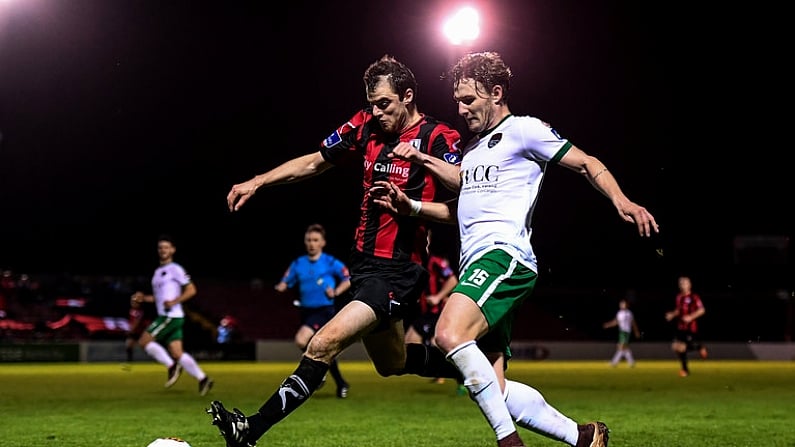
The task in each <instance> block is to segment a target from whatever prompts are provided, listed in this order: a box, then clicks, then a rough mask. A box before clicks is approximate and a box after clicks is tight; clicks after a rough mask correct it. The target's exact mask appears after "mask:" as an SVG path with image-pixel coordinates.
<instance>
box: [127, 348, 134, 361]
mask: <svg viewBox="0 0 795 447" xmlns="http://www.w3.org/2000/svg"><path fill="white" fill-rule="evenodd" d="M125 351H126V352H127V361H128V362H132V359H133V350H132V348H126V349H125Z"/></svg>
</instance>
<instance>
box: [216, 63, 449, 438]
mask: <svg viewBox="0 0 795 447" xmlns="http://www.w3.org/2000/svg"><path fill="white" fill-rule="evenodd" d="M363 80H364V86H365V94H366V96H367V102H368V104H369V106H367V107H366V108H365V109H363V110H360V111H358V112H356V113H355V114H354V115H353V116H351V117H350V118H349V119H348V120H347V121H346V122H344V123H343V124H342V125H341V126H340V127H338V128H337V129H336V130H335V131H334V132H332V133H331V135H329V136H328V137H327V138H326V139H325V140H323V141H322V142H321V144H320V148H319V150H317V151H315V152H312V153H309V154H307V155H303V156H299V157H297V158H294V159H292V160H289V161H287V162H285V163H282V164H281V165H279V166H277V167H275V168H273V169H271V170H269V171H267V172H265V173H263V174H260V175H257V176H255V177H253V178H251V179H250V180H248V181H245V182H243V183H239V184H236V185H234V186H232V189H231V190H230V191H229V194H228V195H227V205H228V206H229V209H230V211H237V210H239V209H240V207H241V206H243V204H245V203H246V202H247V201H248V200H249V199H251V198H252V197H253V196H254V194H255V193H256V192H257V191H258V190H259V189H260V188H262V187H266V186H276V185H281V184H285V183H291V182H295V181H299V180H303V179H306V178H309V177H314V176H316V175H318V174H321V173H323V172H325V171H326V170H328V169H330V168H332V167H333V166H335V165H338V164H347V163H350V162H351V160H356V162H357V163H360V165H361V166H362V174H363V175H362V187H363V192H364V194H363V196H362V198H361V207H360V209H361V213H360V216H359V224H358V226H357V228H356V230H355V233H354V242H353V247H352V250H351V254H350V257H349V262H348V267H349V268H350V273H351V288H350V290H349V293H350V297H349V298H350V301H349V302H348V303H347V304H345V306H344V307H342V309H340V310H339V311H338V312H337V313H336V314H335V315H334V317H333V318H332V319H331V320H330V321H329V322H328V323H326V324H325V325H324V326H323V327H321V328H320V329H319V330H318V331H317V333H315V335H314V336H313V337H312V339H311V340H310V341H309V344H308V345H307V347H306V351H305V352H304V355H303V358H302V359H301V361H300V363H299V365H298V367H297V368H296V370H295V371H294V372H293V373H292V374H290V375H289V376H288V377H286V378H285V379H284V381H283V382H282V384H281V385H280V386H279V388H278V389H277V390H276V391H275V392H274V393H273V394H272V395H271V396H270V398H268V399H267V400H266V401H265V403H264V404H263V405H262V406H261V407H260V408H259V410H258V411H256V412H254V413H252V414H249V415H248V416H246V415H245V414H243V413H242V412H241V411H234V412H230V411H227V410H226V409H225V408H224V406H223V405H222V403H221V402H219V401H213V402H211V404H210V408H209V409H208V410H207V412H208V413H210V414H211V415H212V418H213V425H216V426H217V427H218V429H219V431H220V432H221V434H222V435H223V437H224V439H225V440H226V443H227V446H229V447H246V446H252V445H255V444H256V442H257V440H258V439H259V438H261V437H262V436H263V435H264V434H265V432H266V431H267V430H268V429H270V428H271V427H272V426H273V425H275V424H277V423H278V422H279V421H281V420H282V419H284V418H285V417H286V416H287V415H289V414H291V413H292V412H293V411H295V409H297V408H298V407H299V406H300V405H301V404H302V403H304V402H305V401H306V400H307V399H308V398H309V397H310V396H311V395H312V393H314V392H315V390H317V389H318V387H319V386H320V385H321V383H322V380H323V377H324V376H325V375H326V373H327V372H328V370H329V365H330V364H331V362H332V361H333V360H334V359H335V358H336V357H337V356H338V355H339V354H340V353H341V352H342V351H343V350H345V348H347V347H349V346H350V345H352V344H353V343H355V342H356V341H358V340H361V341H362V343H363V344H364V347H365V349H366V350H367V353H368V355H369V357H370V360H371V361H372V363H373V366H375V370H376V371H377V372H378V373H379V374H380V375H382V376H391V375H399V374H408V373H411V374H419V375H422V376H426V377H436V376H437V375H439V374H440V369H445V368H446V369H447V372H441V374H443V375H444V376H446V377H457V376H458V372H457V370H456V369H455V368H454V367H453V365H451V364H449V363H448V362H446V361H444V357H443V356H442V355H441V352H440V351H439V350H438V349H436V348H430V347H428V346H425V345H423V344H420V343H415V344H409V345H406V344H405V343H404V322H403V320H404V318H406V317H407V316H408V315H407V312H408V310H409V309H410V308H412V307H413V306H414V305H415V303H416V302H417V300H418V299H419V297H420V295H421V294H422V291H423V289H424V287H425V284H427V282H428V272H427V271H426V269H425V267H424V264H425V258H426V256H427V252H426V249H425V248H426V240H427V237H426V230H427V228H426V223H425V222H424V221H423V220H420V219H410V218H405V217H402V216H396V215H394V214H393V213H390V212H389V211H387V210H384V209H383V208H381V207H380V206H378V205H376V204H375V203H374V202H373V200H372V196H371V191H370V190H371V188H372V187H373V185H374V183H375V182H376V181H379V180H388V181H390V182H393V183H394V184H397V185H400V187H401V188H403V189H404V190H405V191H406V193H407V194H409V195H410V196H411V197H412V198H414V199H416V200H439V199H442V198H445V197H451V196H454V194H452V193H451V191H450V189H445V187H447V188H450V187H451V185H443V184H442V183H441V182H440V181H439V180H438V179H437V178H436V177H434V176H433V175H431V173H430V172H429V171H427V170H426V169H425V168H423V167H422V166H419V165H416V164H413V163H411V162H409V161H406V160H400V159H393V158H392V157H390V156H389V154H390V153H391V152H392V151H393V150H396V149H397V148H400V147H404V148H408V149H410V150H413V151H417V152H419V153H422V154H425V155H427V156H428V157H430V158H433V159H436V160H439V161H440V162H441V163H445V164H451V165H455V164H456V163H458V161H459V158H460V155H461V154H460V151H459V149H458V146H457V144H458V143H459V140H460V138H461V136H460V135H459V133H458V132H457V131H456V130H455V129H453V128H452V127H450V126H449V125H448V124H446V123H443V122H441V121H438V120H436V119H434V118H432V117H431V116H429V115H426V114H424V113H421V112H420V111H419V108H418V106H417V81H416V79H415V77H414V73H412V72H411V70H410V69H409V68H408V67H407V66H406V65H404V64H403V63H402V62H399V61H398V60H396V59H395V58H394V57H392V56H389V55H386V56H384V57H382V58H380V59H379V60H377V61H375V62H373V63H372V64H371V65H370V66H369V67H368V68H367V69H366V70H365V73H364V76H363ZM429 349H433V350H434V351H435V352H436V353H437V355H435V356H429V355H428V354H427V352H428V350H429ZM428 358H432V359H434V360H435V361H436V362H437V363H436V364H433V365H429V364H428V363H427V359H428ZM235 410H236V409H235Z"/></svg>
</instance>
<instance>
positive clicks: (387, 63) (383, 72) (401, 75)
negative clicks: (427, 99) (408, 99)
mask: <svg viewBox="0 0 795 447" xmlns="http://www.w3.org/2000/svg"><path fill="white" fill-rule="evenodd" d="M381 77H385V78H386V80H387V81H388V82H389V86H390V87H392V91H394V92H395V93H397V95H398V98H400V99H401V100H403V95H404V93H406V90H408V89H412V90H414V94H416V93H417V79H416V78H415V77H414V73H412V71H411V70H409V67H407V66H406V65H405V64H403V63H402V62H400V61H398V60H397V59H395V58H394V57H392V56H390V55H388V54H385V55H383V56H381V58H380V59H378V60H377V61H375V62H373V63H372V64H370V66H369V67H367V70H365V71H364V85H365V87H367V91H368V92H372V91H374V90H375V86H376V85H377V84H378V82H379V81H380V80H381Z"/></svg>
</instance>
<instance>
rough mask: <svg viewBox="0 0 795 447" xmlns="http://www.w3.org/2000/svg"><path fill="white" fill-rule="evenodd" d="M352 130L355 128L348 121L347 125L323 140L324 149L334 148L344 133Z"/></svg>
mask: <svg viewBox="0 0 795 447" xmlns="http://www.w3.org/2000/svg"><path fill="white" fill-rule="evenodd" d="M354 128H355V126H354V125H353V124H351V122H350V121H348V122H347V123H345V124H343V125H342V126H340V128H339V129H337V130H335V131H334V133H333V134H331V135H329V136H328V137H326V139H325V140H323V146H325V147H334V146H336V145H337V144H339V142H340V141H342V136H343V135H345V134H346V133H348V132H350V131H351V130H353V129H354Z"/></svg>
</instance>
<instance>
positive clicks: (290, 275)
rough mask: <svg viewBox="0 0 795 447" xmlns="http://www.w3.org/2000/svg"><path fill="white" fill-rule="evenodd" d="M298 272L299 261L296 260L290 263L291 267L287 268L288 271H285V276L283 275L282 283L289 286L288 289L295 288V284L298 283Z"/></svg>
mask: <svg viewBox="0 0 795 447" xmlns="http://www.w3.org/2000/svg"><path fill="white" fill-rule="evenodd" d="M297 271H298V260H295V261H293V262H291V263H290V265H289V266H288V267H287V270H285V272H284V275H282V281H284V282H285V283H286V284H287V287H289V288H293V287H295V284H296V283H297V282H298V274H297V273H296V272H297Z"/></svg>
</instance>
